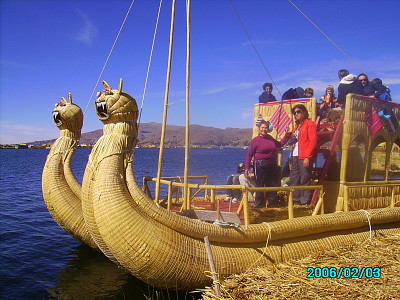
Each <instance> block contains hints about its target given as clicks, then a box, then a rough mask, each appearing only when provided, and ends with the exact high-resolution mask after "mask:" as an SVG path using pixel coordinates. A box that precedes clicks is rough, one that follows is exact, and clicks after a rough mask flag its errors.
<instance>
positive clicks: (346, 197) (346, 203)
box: [343, 185, 349, 211]
mask: <svg viewBox="0 0 400 300" xmlns="http://www.w3.org/2000/svg"><path fill="white" fill-rule="evenodd" d="M343 211H349V187H348V186H347V185H345V186H344V193H343Z"/></svg>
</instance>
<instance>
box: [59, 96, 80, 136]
mask: <svg viewBox="0 0 400 300" xmlns="http://www.w3.org/2000/svg"><path fill="white" fill-rule="evenodd" d="M52 115H53V121H54V124H55V125H56V126H57V127H58V128H59V129H60V130H63V129H69V130H81V129H82V126H83V113H82V110H81V108H80V107H79V106H78V105H76V104H74V103H72V95H71V93H68V100H65V98H64V97H61V101H60V102H59V103H56V105H55V108H54V109H53V112H52Z"/></svg>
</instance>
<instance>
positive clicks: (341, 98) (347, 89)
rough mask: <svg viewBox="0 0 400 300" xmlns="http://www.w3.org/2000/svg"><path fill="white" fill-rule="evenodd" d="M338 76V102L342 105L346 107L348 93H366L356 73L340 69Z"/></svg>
mask: <svg viewBox="0 0 400 300" xmlns="http://www.w3.org/2000/svg"><path fill="white" fill-rule="evenodd" d="M338 76H339V79H340V83H339V86H338V99H337V102H338V104H339V106H340V107H342V108H344V106H345V104H346V96H347V94H350V93H353V94H357V95H364V91H363V87H362V86H361V84H360V83H359V82H358V80H357V77H356V75H353V74H350V73H349V71H348V70H346V69H341V70H339V72H338Z"/></svg>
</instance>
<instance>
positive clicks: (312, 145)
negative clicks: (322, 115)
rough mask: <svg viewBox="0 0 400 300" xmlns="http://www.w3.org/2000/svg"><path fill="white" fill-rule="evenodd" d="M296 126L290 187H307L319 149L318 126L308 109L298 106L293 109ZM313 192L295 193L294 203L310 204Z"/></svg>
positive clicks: (293, 135) (301, 105) (293, 136)
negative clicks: (310, 117)
mask: <svg viewBox="0 0 400 300" xmlns="http://www.w3.org/2000/svg"><path fill="white" fill-rule="evenodd" d="M292 113H293V115H294V118H295V120H296V125H295V127H294V129H293V132H292V139H293V138H295V139H294V140H295V143H294V144H293V149H292V163H291V170H290V175H289V186H307V185H310V180H311V166H312V162H313V158H314V156H315V153H316V147H317V126H316V125H315V123H314V122H313V121H311V120H310V119H309V118H308V111H307V108H306V107H305V106H304V105H303V104H297V105H295V106H294V107H293V108H292ZM311 194H312V191H311V190H303V191H302V190H300V191H294V192H293V202H294V204H297V205H306V204H309V202H310V200H311Z"/></svg>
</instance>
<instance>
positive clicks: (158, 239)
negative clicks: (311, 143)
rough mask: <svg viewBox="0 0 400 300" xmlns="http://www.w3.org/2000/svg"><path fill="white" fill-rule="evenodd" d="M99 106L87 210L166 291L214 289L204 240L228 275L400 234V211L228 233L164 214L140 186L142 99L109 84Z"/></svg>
mask: <svg viewBox="0 0 400 300" xmlns="http://www.w3.org/2000/svg"><path fill="white" fill-rule="evenodd" d="M105 87H106V92H105V93H104V94H102V95H101V96H100V97H99V99H97V100H96V107H97V108H98V110H97V114H98V116H99V118H100V119H101V120H102V121H103V123H104V124H105V126H104V136H103V137H102V138H101V139H100V140H99V141H98V142H97V143H96V145H95V147H94V148H93V151H92V154H91V155H90V158H89V163H88V167H87V170H86V172H85V177H84V181H83V187H82V189H83V194H82V200H83V211H84V218H85V221H86V223H87V224H88V228H89V231H90V233H91V234H92V237H93V239H94V240H95V242H96V244H97V245H98V246H99V248H100V249H101V250H102V251H103V252H104V253H105V254H106V255H107V256H108V257H110V258H111V259H113V260H115V261H116V262H118V263H119V264H120V265H122V266H123V267H124V268H126V269H128V270H129V271H130V272H131V273H132V274H133V275H134V276H136V277H138V278H140V279H141V280H143V281H145V282H147V283H149V284H151V285H153V286H156V287H160V288H168V289H194V288H199V287H204V286H205V285H207V284H210V283H211V278H210V276H208V274H207V270H209V261H208V257H207V253H206V249H205V243H204V237H206V236H207V237H208V239H209V240H210V243H211V249H212V254H213V257H214V261H215V264H216V268H217V273H218V274H219V275H220V276H221V277H224V276H228V275H230V274H232V273H241V272H244V271H245V270H247V269H248V268H250V267H256V266H262V265H266V264H271V263H277V262H282V261H285V260H288V259H292V258H299V257H302V256H306V255H309V254H310V253H313V252H317V251H321V250H327V249H332V248H336V247H340V246H344V245H349V244H353V243H355V242H357V241H360V240H363V239H366V238H368V237H369V236H370V226H371V228H372V230H373V231H376V232H379V233H382V234H386V233H400V208H384V209H378V210H371V211H369V212H365V211H354V212H343V213H336V214H327V215H322V216H313V217H303V218H297V219H291V220H285V221H277V222H272V223H268V224H266V223H264V224H252V225H248V226H240V227H238V228H236V227H229V228H222V227H219V226H216V225H213V224H209V223H205V222H201V221H199V220H194V219H189V218H187V217H184V216H180V215H177V214H174V213H172V212H169V211H167V210H165V209H164V208H161V207H159V206H157V205H156V204H155V203H154V202H153V201H151V200H150V199H149V198H148V197H147V196H146V195H145V194H144V193H143V192H142V190H141V189H140V187H139V186H138V185H137V183H136V181H135V179H134V174H133V169H132V162H133V154H132V149H133V147H134V145H135V142H136V137H137V126H136V116H137V106H136V103H135V102H134V101H135V100H134V99H133V98H132V97H131V96H129V95H127V94H125V93H123V92H122V81H121V82H120V86H119V88H118V90H112V89H111V88H110V87H109V86H108V85H107V84H106V83H105Z"/></svg>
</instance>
